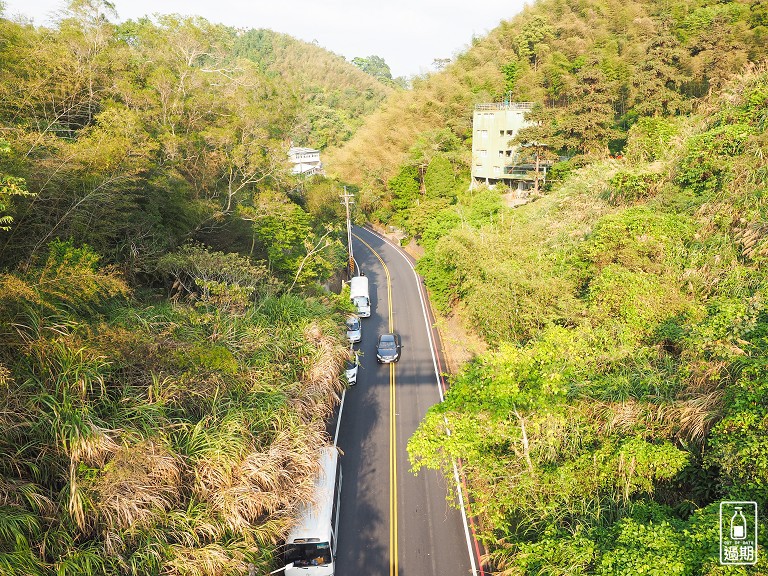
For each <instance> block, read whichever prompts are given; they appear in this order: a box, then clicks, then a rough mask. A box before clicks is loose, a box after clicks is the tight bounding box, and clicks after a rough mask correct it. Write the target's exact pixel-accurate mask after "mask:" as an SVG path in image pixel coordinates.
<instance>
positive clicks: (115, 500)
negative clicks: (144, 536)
mask: <svg viewBox="0 0 768 576" xmlns="http://www.w3.org/2000/svg"><path fill="white" fill-rule="evenodd" d="M181 481H182V476H181V466H180V463H179V461H178V459H177V458H176V456H174V455H173V454H171V453H170V452H169V451H168V450H167V449H165V448H164V447H163V446H161V445H160V443H159V442H157V441H153V440H145V441H143V442H141V443H139V444H135V445H132V446H122V447H120V449H119V450H118V451H117V452H116V454H115V456H114V458H112V460H111V461H110V462H109V463H108V464H107V465H106V466H104V468H103V469H102V473H101V475H100V476H99V478H98V479H97V480H96V481H95V482H94V483H93V485H92V486H91V487H90V488H91V490H90V491H91V493H92V496H93V502H94V507H95V510H96V513H97V515H98V517H99V518H100V519H101V520H102V521H103V522H104V524H105V527H106V529H107V530H108V531H110V532H115V531H118V530H122V529H127V528H129V527H132V526H137V525H143V524H145V523H148V522H150V521H151V519H152V518H153V516H154V514H155V513H156V512H157V511H163V510H170V509H172V508H173V507H174V506H175V505H176V504H178V501H179V498H180V494H179V491H180V488H181Z"/></svg>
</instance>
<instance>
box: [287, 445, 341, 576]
mask: <svg viewBox="0 0 768 576" xmlns="http://www.w3.org/2000/svg"><path fill="white" fill-rule="evenodd" d="M338 461H339V452H338V450H337V449H336V447H335V446H327V447H325V448H322V449H321V450H320V472H319V474H318V477H317V478H316V479H315V492H314V495H313V497H312V501H311V502H310V503H309V504H307V505H304V506H302V507H301V508H300V510H299V518H298V523H297V524H296V526H295V527H294V528H293V530H291V532H290V533H289V534H288V537H287V538H286V539H285V553H284V559H285V564H286V568H285V576H333V573H334V571H335V568H336V566H335V559H336V538H337V535H338V529H339V503H340V499H341V467H340V466H339V465H338Z"/></svg>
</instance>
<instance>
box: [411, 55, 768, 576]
mask: <svg viewBox="0 0 768 576" xmlns="http://www.w3.org/2000/svg"><path fill="white" fill-rule="evenodd" d="M766 86H768V67H766V65H762V66H760V67H752V68H750V69H748V70H747V71H746V72H745V73H744V74H743V75H741V76H738V77H736V78H735V79H733V80H732V81H730V82H729V83H727V84H726V85H724V86H723V87H722V89H721V91H720V92H719V94H718V95H717V96H713V97H711V98H708V99H706V100H705V101H704V102H703V103H702V105H701V108H700V113H699V114H696V115H692V116H690V117H688V118H682V117H680V118H676V119H663V118H660V117H655V118H647V119H644V120H640V121H638V122H637V123H636V124H635V125H634V126H633V127H632V129H630V131H629V138H628V141H627V145H626V149H625V152H626V154H625V156H624V158H623V159H621V160H613V159H609V160H602V161H597V162H593V163H589V164H587V165H585V166H584V167H583V168H580V169H578V170H575V171H573V172H572V173H571V174H570V175H569V176H567V177H565V178H564V179H563V180H562V182H561V183H559V184H557V185H555V186H554V187H553V189H552V190H551V191H550V192H549V193H548V194H545V195H544V196H542V197H541V198H539V199H537V200H535V201H533V202H531V203H529V204H527V205H525V206H522V207H519V208H517V209H514V210H513V209H509V208H506V207H504V206H503V205H502V201H501V197H500V194H499V192H497V191H496V192H494V191H487V190H486V191H484V192H482V191H481V192H478V193H475V194H474V195H472V194H468V193H465V195H464V196H463V197H460V198H459V202H458V204H456V205H455V206H452V207H449V208H445V209H443V211H442V212H440V213H439V214H438V217H437V218H436V220H433V221H431V223H430V226H429V231H430V234H428V235H425V239H428V241H427V242H426V245H425V247H426V255H425V257H424V258H422V260H421V261H420V262H419V269H420V270H421V272H422V273H423V274H424V275H425V276H426V278H427V284H428V286H429V287H430V291H431V293H432V294H433V295H434V296H435V301H436V303H437V304H438V305H439V306H440V307H442V309H443V310H444V311H446V312H448V311H452V312H453V313H456V314H460V315H462V316H463V317H465V318H466V319H467V320H468V322H470V323H471V324H472V326H474V328H475V329H476V330H477V331H478V332H479V333H480V334H482V335H483V336H484V337H485V338H486V339H487V340H488V341H489V342H490V343H492V345H493V348H494V349H493V351H491V352H488V353H486V354H484V355H481V356H479V357H478V358H476V359H475V360H474V361H472V362H470V363H468V364H467V365H466V366H464V367H463V368H462V369H461V370H460V371H459V373H458V374H456V375H455V377H454V378H453V379H452V382H451V387H450V389H449V391H448V394H447V396H446V400H445V402H444V403H442V404H440V405H437V406H435V407H433V408H432V409H430V411H429V413H428V414H427V417H426V418H425V419H424V421H423V422H422V424H421V425H420V428H419V430H418V431H417V433H416V434H415V435H414V437H413V438H412V439H411V440H410V444H409V453H410V455H411V459H412V462H413V464H414V467H415V469H416V470H418V469H419V468H421V467H425V466H426V467H430V468H436V469H441V470H442V471H443V472H444V473H445V474H446V476H448V477H450V476H451V474H452V468H451V462H452V461H454V460H455V459H460V460H461V461H462V463H463V469H464V473H465V474H466V475H467V485H468V487H469V492H470V495H471V497H472V501H473V504H472V509H473V512H474V513H475V514H476V515H477V516H478V517H479V519H480V523H481V526H482V528H481V538H482V540H483V541H484V543H485V544H486V546H487V547H488V549H489V553H490V554H489V561H490V565H491V567H492V568H493V569H494V573H500V574H510V575H511V574H514V575H533V574H536V575H540V574H553V573H556V574H600V575H608V574H611V575H626V576H630V575H635V574H658V575H662V574H685V575H691V576H693V575H715V574H718V575H719V574H736V573H739V574H742V573H743V574H747V573H755V574H757V573H761V574H762V573H765V572H766V570H767V569H768V562H766V559H765V557H764V556H763V557H761V559H760V561H759V564H758V566H757V568H755V572H739V571H738V570H735V571H731V569H727V568H724V567H722V566H720V565H719V562H718V542H719V535H718V509H719V503H720V502H721V501H727V500H736V501H743V500H749V501H757V502H758V506H759V509H760V510H761V513H762V511H764V510H765V507H766V505H767V504H768V491H766V486H768V470H767V469H766V466H765V462H766V461H768V427H767V426H768V372H766V363H765V358H766V354H768V349H767V348H766V345H767V344H768V341H767V340H766V334H768V314H767V313H766V301H765V296H766V289H767V288H768V275H767V274H766V271H767V270H766V264H767V261H766V255H768V236H766V215H767V214H768V211H767V210H768V206H767V205H766V200H765V193H764V192H765V190H766V186H768V163H766V156H765V151H766V149H768V147H767V143H768V131H767V130H768V122H766V119H767V118H768V90H766ZM451 215H452V216H451ZM460 216H461V217H460ZM448 430H450V432H448ZM761 517H762V521H761V524H760V526H761V528H760V531H761V546H765V545H766V544H768V542H767V541H766V538H765V536H766V527H767V525H766V522H765V517H764V516H761Z"/></svg>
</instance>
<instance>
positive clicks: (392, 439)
mask: <svg viewBox="0 0 768 576" xmlns="http://www.w3.org/2000/svg"><path fill="white" fill-rule="evenodd" d="M353 236H354V237H355V238H357V239H358V240H359V241H360V242H362V243H363V244H365V246H366V247H367V248H368V250H370V251H371V253H372V254H373V255H374V256H376V258H378V260H379V262H381V266H382V268H384V274H385V275H386V276H387V308H388V310H389V331H390V332H394V331H395V319H394V316H393V314H392V277H391V276H390V275H389V268H387V265H386V264H385V263H384V260H383V259H382V258H381V256H379V254H378V252H376V250H374V249H373V248H372V247H371V245H370V244H368V242H366V241H365V240H363V239H362V238H360V236H358V235H357V234H353ZM395 406H396V404H395V363H394V362H393V363H391V364H390V365H389V574H390V576H397V574H398V565H397V556H398V554H397V453H396V446H397V427H396V422H395Z"/></svg>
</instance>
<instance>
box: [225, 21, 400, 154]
mask: <svg viewBox="0 0 768 576" xmlns="http://www.w3.org/2000/svg"><path fill="white" fill-rule="evenodd" d="M233 53H234V54H235V55H236V56H237V57H240V58H248V59H249V60H252V61H254V62H256V63H257V64H258V65H259V66H260V67H261V68H262V70H264V71H265V72H267V73H268V75H269V76H270V77H272V78H274V79H275V80H279V81H281V82H285V83H286V84H287V85H288V86H290V87H291V90H292V94H293V96H294V97H295V98H296V99H297V100H298V101H299V102H301V108H300V110H299V117H298V121H297V125H296V127H295V129H294V131H293V133H292V137H293V140H294V144H296V145H297V146H311V147H314V148H319V149H324V148H326V147H328V146H340V145H341V144H342V143H343V142H345V141H346V140H348V139H349V138H350V137H351V136H352V134H354V132H355V131H356V130H357V128H358V127H359V126H360V125H361V124H362V123H363V119H364V118H365V117H366V116H367V115H369V114H370V113H372V112H373V111H374V110H376V108H378V106H379V105H380V104H381V103H382V102H383V101H384V99H385V98H386V97H387V96H388V95H389V94H391V93H392V92H393V89H392V88H391V87H389V86H386V85H384V84H382V83H381V82H379V81H378V80H376V79H375V78H374V77H373V76H371V75H369V74H366V73H365V72H363V71H362V70H360V69H359V68H358V67H357V66H354V65H353V64H351V63H349V62H347V61H346V60H345V59H344V58H343V57H342V56H338V55H336V54H333V53H332V52H329V51H327V50H325V49H323V48H321V47H319V46H316V45H314V44H310V43H308V42H303V41H301V40H297V39H295V38H292V37H291V36H288V35H287V34H280V33H278V32H273V31H271V30H263V29H262V30H248V31H247V32H245V33H243V34H242V35H240V36H238V38H237V41H236V42H235V46H234V49H233Z"/></svg>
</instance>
